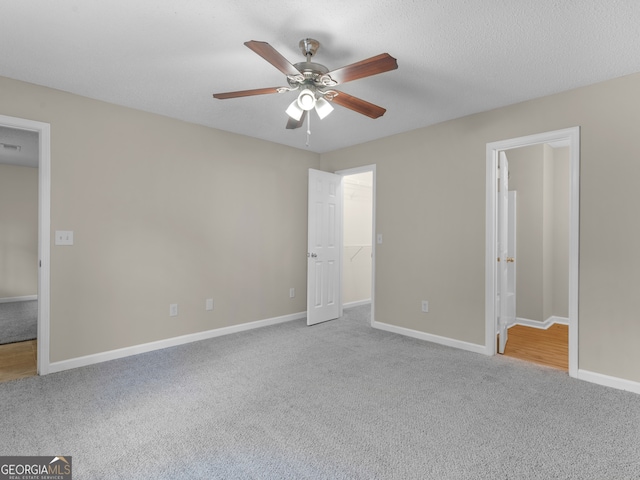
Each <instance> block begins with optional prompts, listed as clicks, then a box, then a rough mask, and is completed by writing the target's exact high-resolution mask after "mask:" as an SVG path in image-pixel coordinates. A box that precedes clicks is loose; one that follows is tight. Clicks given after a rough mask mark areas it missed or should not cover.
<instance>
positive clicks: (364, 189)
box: [342, 172, 373, 303]
mask: <svg viewBox="0 0 640 480" xmlns="http://www.w3.org/2000/svg"><path fill="white" fill-rule="evenodd" d="M372 178H373V173H372V172H365V173H359V174H355V175H348V176H345V177H344V178H343V181H342V189H343V192H344V193H343V197H344V201H343V210H344V216H343V218H344V222H343V223H344V233H343V242H344V255H343V268H342V302H343V303H351V302H362V301H366V300H371V265H372V259H371V253H372V245H371V239H372V219H373V194H372V193H373V187H372V186H371V184H372Z"/></svg>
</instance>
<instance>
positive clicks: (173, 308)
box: [169, 303, 178, 317]
mask: <svg viewBox="0 0 640 480" xmlns="http://www.w3.org/2000/svg"><path fill="white" fill-rule="evenodd" d="M169 316H170V317H177V316H178V304H177V303H172V304H171V305H169Z"/></svg>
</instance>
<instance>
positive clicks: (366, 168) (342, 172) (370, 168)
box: [335, 164, 376, 326]
mask: <svg viewBox="0 0 640 480" xmlns="http://www.w3.org/2000/svg"><path fill="white" fill-rule="evenodd" d="M366 172H371V173H372V174H373V178H372V190H371V197H372V201H373V204H372V205H371V208H372V212H371V214H372V216H373V218H372V219H371V299H370V300H369V302H370V303H371V326H373V324H374V322H375V319H376V313H375V312H376V307H375V305H376V300H375V297H376V166H375V164H373V165H364V166H362V167H355V168H347V169H345V170H338V171H336V172H335V173H336V174H337V175H342V176H345V175H356V174H358V173H366ZM342 192H343V195H344V190H342ZM343 200H344V199H343ZM343 203H344V202H343ZM342 230H343V232H344V228H343V229H342ZM343 248H344V246H343ZM343 258H344V255H343ZM341 275H342V274H341ZM340 282H341V283H342V278H340ZM344 306H346V305H343V307H344ZM350 306H354V305H350ZM340 315H342V309H341V310H340Z"/></svg>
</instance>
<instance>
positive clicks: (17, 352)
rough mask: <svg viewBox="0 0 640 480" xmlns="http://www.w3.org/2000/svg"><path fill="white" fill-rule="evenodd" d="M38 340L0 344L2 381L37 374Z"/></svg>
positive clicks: (0, 379) (0, 373)
mask: <svg viewBox="0 0 640 480" xmlns="http://www.w3.org/2000/svg"><path fill="white" fill-rule="evenodd" d="M37 345H38V342H37V340H29V341H26V342H18V343H8V344H6V345H0V382H7V381H9V380H15V379H17V378H25V377H31V376H33V375H36V374H37V371H38V370H37V360H36V355H37V351H38V348H37Z"/></svg>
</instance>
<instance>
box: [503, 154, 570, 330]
mask: <svg viewBox="0 0 640 480" xmlns="http://www.w3.org/2000/svg"><path fill="white" fill-rule="evenodd" d="M507 156H508V159H509V190H515V191H517V195H518V197H517V218H516V224H517V235H516V237H517V238H516V249H517V252H516V265H517V268H516V275H517V278H516V290H517V299H516V316H517V317H518V318H519V319H525V320H534V321H538V322H543V321H546V320H548V319H549V318H550V317H568V308H569V294H568V285H569V275H568V274H569V149H568V147H563V148H557V149H556V148H552V147H550V146H549V145H544V144H539V145H532V146H528V147H522V148H516V149H512V150H509V151H507Z"/></svg>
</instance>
